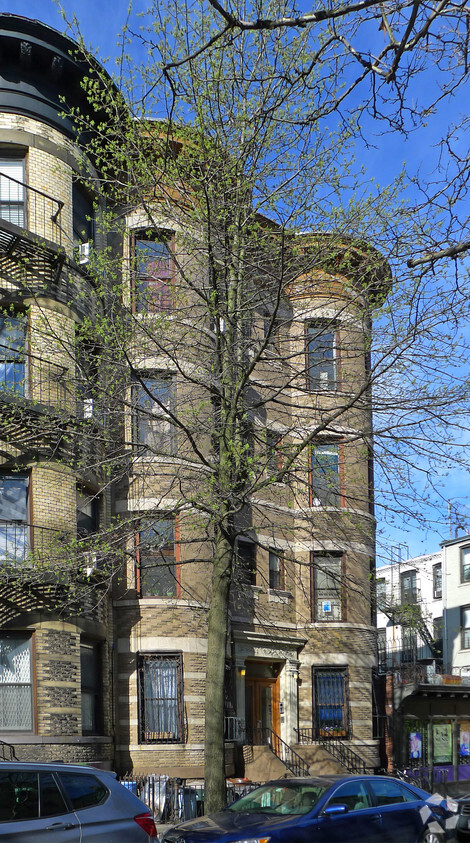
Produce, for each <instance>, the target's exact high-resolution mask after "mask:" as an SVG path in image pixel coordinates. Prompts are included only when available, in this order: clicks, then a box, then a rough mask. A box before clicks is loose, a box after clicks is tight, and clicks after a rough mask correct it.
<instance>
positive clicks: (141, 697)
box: [137, 651, 186, 744]
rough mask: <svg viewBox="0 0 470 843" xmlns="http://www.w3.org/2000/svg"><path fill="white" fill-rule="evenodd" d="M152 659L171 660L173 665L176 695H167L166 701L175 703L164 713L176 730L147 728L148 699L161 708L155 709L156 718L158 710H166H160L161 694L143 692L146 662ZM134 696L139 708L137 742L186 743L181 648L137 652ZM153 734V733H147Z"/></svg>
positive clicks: (162, 661)
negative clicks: (135, 693) (176, 649)
mask: <svg viewBox="0 0 470 843" xmlns="http://www.w3.org/2000/svg"><path fill="white" fill-rule="evenodd" d="M151 661H154V662H155V663H158V662H160V663H164V662H173V663H174V665H175V667H176V671H175V674H176V695H175V696H174V697H168V699H167V702H171V703H172V704H173V706H174V708H173V710H172V711H171V712H170V713H169V714H167V716H168V717H169V718H170V719H174V721H175V725H176V730H175V731H171V730H153V731H152V730H150V729H149V728H146V726H147V723H148V721H149V720H150V719H151V718H150V715H148V714H147V713H146V704H147V700H149V702H151V701H152V699H153V702H154V703H157V702H159V703H160V712H159V710H158V707H156V711H155V713H154V716H155V719H156V720H158V719H159V718H158V714H159V713H160V714H163V718H164V717H165V713H164V711H163V706H162V705H161V703H163V702H164V701H165V700H164V698H163V697H162V696H161V695H160V696H155V697H154V698H149V697H146V695H145V693H146V691H145V685H146V683H145V664H146V663H150V662H151ZM137 677H138V688H137V699H138V709H139V722H138V742H139V743H140V744H162V743H185V740H186V736H185V728H184V674H183V653H182V652H175V651H169V652H163V651H144V652H139V653H138V654H137ZM150 735H153V737H150Z"/></svg>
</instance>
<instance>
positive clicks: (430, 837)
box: [419, 828, 444, 843]
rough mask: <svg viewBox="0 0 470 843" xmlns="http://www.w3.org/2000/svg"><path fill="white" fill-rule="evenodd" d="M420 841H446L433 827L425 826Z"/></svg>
mask: <svg viewBox="0 0 470 843" xmlns="http://www.w3.org/2000/svg"><path fill="white" fill-rule="evenodd" d="M419 843H444V837H443V836H442V834H439V833H438V832H437V831H433V830H432V828H425V829H424V831H423V833H422V835H421V837H420V838H419Z"/></svg>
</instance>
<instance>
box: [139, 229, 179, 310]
mask: <svg viewBox="0 0 470 843" xmlns="http://www.w3.org/2000/svg"><path fill="white" fill-rule="evenodd" d="M139 242H142V243H145V242H147V243H150V244H152V243H153V244H154V245H155V246H156V245H157V244H159V243H161V244H163V243H165V244H167V250H168V270H167V271H168V276H167V278H168V280H167V281H165V275H164V274H163V275H161V276H157V275H156V276H153V277H152V276H151V275H150V274H149V273H145V272H144V273H142V272H141V271H140V269H139V261H138V249H137V243H139ZM174 247H175V232H174V231H170V230H167V229H163V228H162V229H146V228H140V229H136V230H135V231H132V232H131V236H130V244H129V248H130V257H131V259H130V265H131V304H132V312H133V313H134V314H140V315H146V314H158V313H171V312H172V310H173V309H174V293H175V260H174ZM149 282H155V283H154V288H155V291H156V292H157V296H156V297H155V298H154V299H152V298H150V297H147V298H145V292H144V293H143V294H142V291H141V287H142V286H144V285H145V286H144V290H145V291H147V290H148V289H149V286H150V287H151V283H150V285H149ZM159 285H160V287H159ZM166 298H167V301H165V299H166ZM149 302H153V306H151V307H149V306H148V304H149ZM145 305H147V306H145Z"/></svg>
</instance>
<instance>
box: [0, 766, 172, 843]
mask: <svg viewBox="0 0 470 843" xmlns="http://www.w3.org/2000/svg"><path fill="white" fill-rule="evenodd" d="M156 837H157V831H156V828H155V823H154V820H153V816H152V814H151V812H150V811H149V809H148V808H147V806H146V805H144V803H143V802H141V801H140V799H138V798H137V796H134V794H133V793H131V792H130V791H129V790H127V789H126V788H125V787H123V786H122V785H121V784H119V782H118V781H117V780H116V776H115V774H114V773H107V772H105V771H103V770H95V769H94V767H81V766H74V765H71V764H26V763H23V762H21V761H11V762H10V761H0V840H3V841H8V843H29V841H31V840H33V839H34V841H35V843H40V841H43V843H105V842H106V843H110V841H113V843H149V841H150V840H151V839H152V838H154V839H155V838H156Z"/></svg>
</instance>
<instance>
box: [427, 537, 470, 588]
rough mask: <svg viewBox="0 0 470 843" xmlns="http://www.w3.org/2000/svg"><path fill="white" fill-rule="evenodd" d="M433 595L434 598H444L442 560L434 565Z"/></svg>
mask: <svg viewBox="0 0 470 843" xmlns="http://www.w3.org/2000/svg"><path fill="white" fill-rule="evenodd" d="M469 550H470V548H469ZM432 595H433V599H434V600H440V599H441V598H442V562H437V563H436V564H435V565H433V566H432Z"/></svg>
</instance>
